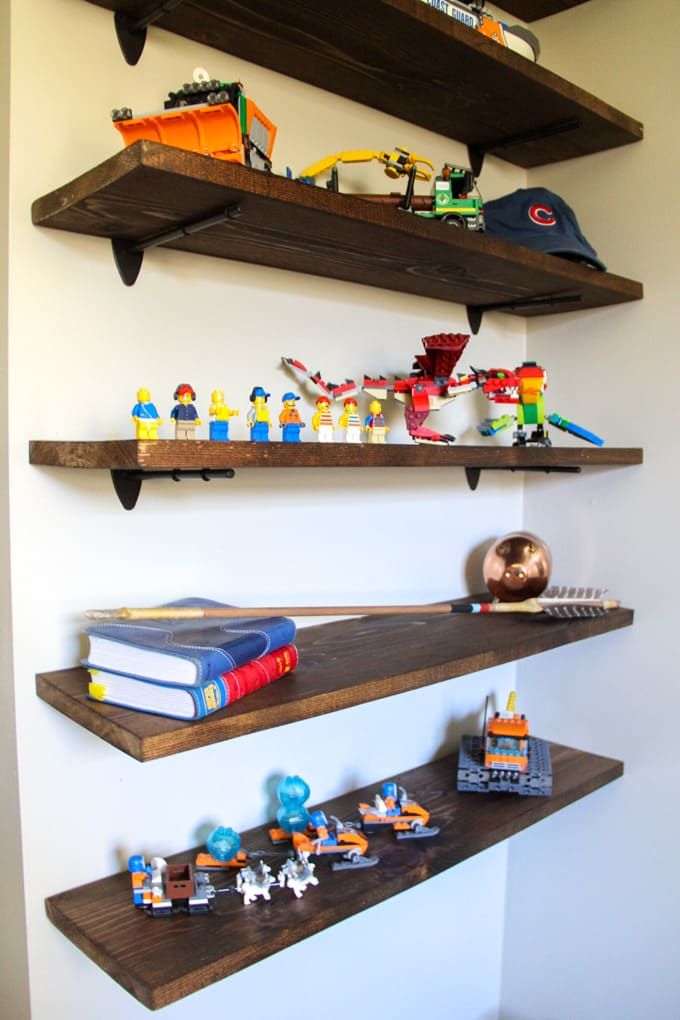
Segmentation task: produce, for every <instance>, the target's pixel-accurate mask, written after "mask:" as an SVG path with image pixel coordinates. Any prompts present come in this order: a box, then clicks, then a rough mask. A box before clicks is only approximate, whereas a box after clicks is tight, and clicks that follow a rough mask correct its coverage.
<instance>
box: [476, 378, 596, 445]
mask: <svg viewBox="0 0 680 1020" xmlns="http://www.w3.org/2000/svg"><path fill="white" fill-rule="evenodd" d="M473 371H474V374H475V378H476V379H477V382H478V385H479V387H480V388H481V390H482V392H483V393H484V394H485V396H487V397H488V398H489V400H491V401H493V402H494V403H496V404H515V405H516V406H517V412H516V414H515V415H510V414H504V415H501V416H500V417H498V418H486V419H485V420H484V421H483V422H482V423H481V425H478V426H477V428H478V431H479V432H480V433H481V434H482V435H483V436H495V435H498V434H499V433H501V432H505V431H506V430H507V429H509V428H512V426H513V425H514V424H515V423H516V426H517V427H516V429H515V431H514V432H513V444H512V445H513V446H552V443H551V441H550V438H549V436H548V431H547V428H546V425H547V424H550V425H553V426H554V427H555V428H558V429H561V430H562V431H563V432H568V433H569V434H570V435H572V436H576V437H577V438H578V439H583V440H585V442H587V443H592V444H593V445H594V446H604V439H601V438H600V437H599V436H597V435H595V433H594V432H589V431H588V430H587V429H584V428H581V426H580V425H576V424H574V423H573V422H570V421H567V419H566V418H562V417H561V416H560V415H558V414H551V415H550V416H549V417H548V418H547V419H546V416H545V411H544V407H543V394H544V393H545V390H546V387H547V377H546V371H545V369H544V368H541V366H540V365H538V364H537V363H536V362H535V361H523V362H522V364H521V365H520V366H519V367H518V368H515V369H514V370H513V371H509V370H508V369H506V368H491V369H489V370H484V369H481V370H473ZM529 429H530V431H528V430H529Z"/></svg>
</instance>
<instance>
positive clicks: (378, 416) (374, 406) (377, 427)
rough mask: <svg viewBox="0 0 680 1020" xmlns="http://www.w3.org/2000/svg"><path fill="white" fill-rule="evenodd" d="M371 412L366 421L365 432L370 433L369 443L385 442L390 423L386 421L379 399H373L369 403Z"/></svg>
mask: <svg viewBox="0 0 680 1020" xmlns="http://www.w3.org/2000/svg"><path fill="white" fill-rule="evenodd" d="M368 410H369V414H368V416H367V418H366V421H365V422H364V432H366V433H367V434H368V441H369V443H384V442H385V440H386V439H387V433H388V432H389V431H390V429H389V425H388V424H387V422H386V421H385V415H384V414H383V411H382V404H381V403H380V401H379V400H372V401H371V402H370V404H369V405H368Z"/></svg>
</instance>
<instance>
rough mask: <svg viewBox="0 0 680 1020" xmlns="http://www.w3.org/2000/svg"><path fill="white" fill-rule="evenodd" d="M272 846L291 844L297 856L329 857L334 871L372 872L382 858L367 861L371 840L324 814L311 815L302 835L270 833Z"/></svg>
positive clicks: (370, 858)
mask: <svg viewBox="0 0 680 1020" xmlns="http://www.w3.org/2000/svg"><path fill="white" fill-rule="evenodd" d="M269 837H270V839H271V841H272V843H281V842H284V841H286V840H290V841H291V842H292V844H293V847H294V849H295V851H296V853H304V854H310V855H311V856H313V857H325V856H330V857H331V858H332V862H331V868H332V869H333V871H348V870H350V869H353V868H372V867H373V866H374V865H375V864H377V863H378V861H379V860H380V858H379V857H368V856H367V851H368V840H367V839H366V838H365V836H363V835H362V834H361V833H360V832H359V831H358V830H357V827H356V826H355V825H354V823H352V822H341V821H340V819H339V818H336V817H335V816H331V820H330V821H329V820H328V818H327V817H326V814H325V812H324V811H321V810H317V811H312V812H311V813H310V816H309V822H308V823H307V826H306V828H305V829H304V830H303V831H302V832H292V833H287V832H285V831H284V830H283V829H276V828H274V829H270V830H269Z"/></svg>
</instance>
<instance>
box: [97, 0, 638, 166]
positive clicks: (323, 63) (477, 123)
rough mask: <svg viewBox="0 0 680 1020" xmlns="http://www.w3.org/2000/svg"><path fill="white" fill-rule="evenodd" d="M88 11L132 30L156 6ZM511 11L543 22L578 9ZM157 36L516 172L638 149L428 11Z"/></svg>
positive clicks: (553, 78)
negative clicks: (423, 131) (421, 131)
mask: <svg viewBox="0 0 680 1020" xmlns="http://www.w3.org/2000/svg"><path fill="white" fill-rule="evenodd" d="M93 2H96V3H97V5H98V6H100V7H106V8H108V9H109V10H114V9H115V10H116V11H119V12H122V13H123V14H125V15H128V16H129V19H130V21H131V22H133V23H134V22H135V20H137V19H139V18H140V17H141V16H144V15H147V14H148V13H149V11H150V10H153V9H154V8H158V6H159V4H157V3H156V4H155V3H150V2H149V0H93ZM506 6H507V7H508V9H509V10H510V12H511V13H514V14H515V15H516V16H520V17H521V16H523V12H524V13H526V14H527V15H528V16H530V17H531V16H535V17H540V16H542V15H543V14H549V13H554V12H555V11H557V10H559V9H561V8H566V7H570V6H574V0H572V2H571V3H569V2H568V0H507V4H506ZM156 24H157V25H158V27H161V28H164V29H167V30H168V31H170V32H175V33H177V34H178V35H181V36H184V37H185V38H187V39H193V40H194V41H196V42H199V43H204V44H206V45H208V46H212V47H214V48H215V49H218V50H223V51H225V52H226V53H228V54H233V55H234V56H237V57H241V58H243V59H245V60H249V61H252V62H253V63H255V64H259V65H260V66H262V67H268V68H270V69H272V70H274V71H278V72H280V73H281V74H285V75H287V76H288V77H290V78H297V79H298V80H300V81H304V82H306V83H308V84H310V85H316V86H318V87H319V88H322V89H326V90H327V91H329V92H333V93H335V94H337V95H340V96H344V97H345V98H347V99H353V100H355V101H356V102H358V103H363V104H364V105H366V106H370V107H372V108H373V109H376V110H382V111H384V112H385V113H388V114H391V115H392V116H394V117H398V118H400V119H401V120H406V121H410V122H411V123H413V124H417V125H419V126H420V127H424V128H428V129H429V130H431V131H434V132H436V133H437V134H438V135H444V136H446V137H449V138H455V139H457V140H458V141H461V142H465V143H466V144H467V145H469V146H472V147H473V148H475V149H477V150H479V151H481V152H487V153H493V154H494V155H497V156H499V157H500V158H502V159H506V160H508V161H509V162H511V163H514V164H516V165H517V166H522V167H533V166H541V165H543V164H546V163H552V162H555V161H559V160H564V159H572V158H574V157H576V156H582V155H586V154H588V153H592V152H600V151H602V150H604V149H609V148H614V147H616V146H619V145H626V144H628V143H630V142H636V141H639V140H640V139H641V138H642V133H643V129H642V125H641V124H640V122H639V121H637V120H635V119H633V118H632V117H629V116H627V115H626V114H624V113H622V112H621V111H619V110H617V109H615V108H614V107H612V106H610V105H609V104H607V103H605V102H603V101H602V100H600V99H597V98H596V97H595V96H593V95H590V94H589V93H588V92H586V91H584V90H583V89H580V88H578V87H577V86H576V85H572V84H571V83H570V82H568V81H566V80H565V79H564V78H561V77H559V76H558V75H556V74H553V73H552V72H551V71H549V70H547V69H546V68H544V67H542V66H541V65H540V64H535V63H534V62H533V61H530V60H527V59H525V58H524V57H522V56H520V55H519V54H517V53H513V52H512V51H511V50H509V49H506V48H505V47H503V46H499V45H498V44H497V43H495V42H493V41H492V40H490V39H487V38H486V37H484V36H483V35H482V34H481V33H479V32H475V31H474V30H472V29H470V28H468V27H467V26H466V25H462V24H461V23H460V22H458V21H456V20H455V19H453V18H450V17H448V16H447V15H445V14H442V13H441V12H440V11H437V10H434V9H433V8H431V7H429V6H427V5H426V4H424V3H422V2H421V0H371V3H364V2H363V0H345V2H344V3H343V4H342V8H339V7H338V4H337V2H336V0H297V2H295V3H293V2H291V0H203V2H202V3H200V4H195V3H192V2H185V3H180V4H179V6H177V7H175V8H174V10H172V11H170V12H168V13H167V14H165V15H163V17H162V18H160V20H158V21H157V22H156ZM112 31H113V28H112ZM142 45H143V40H142ZM221 64H222V68H217V67H215V68H213V70H212V73H214V74H216V75H217V76H218V77H220V76H221V77H225V76H226V77H227V78H229V74H230V71H229V61H228V59H226V60H224V61H221ZM178 84H180V83H172V82H171V83H169V86H168V87H170V86H172V87H173V88H174V87H176V86H177V85H178ZM160 99H161V97H160V96H159V105H160ZM123 104H125V105H127V106H133V107H134V96H130V95H128V96H127V97H126V96H121V98H120V105H123ZM322 155H323V153H319V156H322ZM298 169H301V168H298Z"/></svg>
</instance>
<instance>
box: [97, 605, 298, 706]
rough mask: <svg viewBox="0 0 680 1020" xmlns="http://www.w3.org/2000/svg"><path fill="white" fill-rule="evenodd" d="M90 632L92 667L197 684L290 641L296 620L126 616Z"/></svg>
mask: <svg viewBox="0 0 680 1020" xmlns="http://www.w3.org/2000/svg"><path fill="white" fill-rule="evenodd" d="M167 605H168V606H202V607H209V606H215V607H219V606H224V605H225V603H222V602H214V601H212V599H201V598H186V599H179V600H178V601H176V602H169V603H167ZM86 634H87V637H88V639H89V645H90V647H89V651H88V655H87V658H86V659H84V660H83V665H84V666H85V667H86V668H87V669H103V670H110V671H111V672H113V673H123V674H127V675H128V676H134V677H139V678H140V679H142V680H156V681H159V682H160V683H164V684H181V685H183V686H197V685H199V684H203V683H206V682H208V681H210V680H214V679H215V678H216V677H218V676H221V675H222V674H223V673H228V672H229V671H230V670H232V669H236V668H237V667H238V666H243V665H245V664H246V663H247V662H251V661H252V660H253V659H260V658H261V657H262V656H263V655H268V654H269V653H270V652H275V651H276V650H277V649H278V648H281V647H282V646H283V645H288V644H291V643H292V641H293V639H294V638H295V623H294V622H293V620H291V619H290V618H289V617H287V616H275V617H271V618H268V619H258V618H254V617H242V618H239V619H228V620H215V619H207V620H144V621H138V620H134V621H125V620H121V621H116V622H113V623H103V624H97V625H96V626H93V627H88V628H87V631H86Z"/></svg>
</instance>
